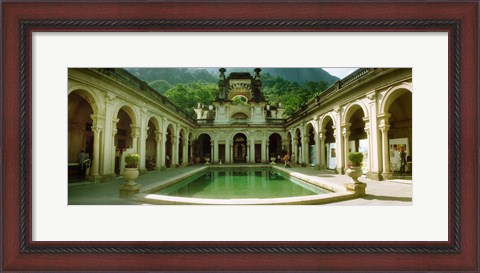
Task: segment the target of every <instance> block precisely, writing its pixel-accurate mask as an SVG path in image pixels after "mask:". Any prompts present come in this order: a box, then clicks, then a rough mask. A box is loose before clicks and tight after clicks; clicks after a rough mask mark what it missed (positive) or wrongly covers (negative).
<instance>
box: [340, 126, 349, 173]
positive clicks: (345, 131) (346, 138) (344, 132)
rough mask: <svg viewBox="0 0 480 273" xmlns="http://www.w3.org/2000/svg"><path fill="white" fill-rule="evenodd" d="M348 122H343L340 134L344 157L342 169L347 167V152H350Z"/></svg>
mask: <svg viewBox="0 0 480 273" xmlns="http://www.w3.org/2000/svg"><path fill="white" fill-rule="evenodd" d="M350 125H351V124H350V123H346V124H344V125H343V126H342V127H343V128H342V136H343V146H344V149H343V157H344V158H345V165H344V171H345V170H347V169H348V153H349V152H350V151H349V149H350V145H349V144H350V143H349V141H350Z"/></svg>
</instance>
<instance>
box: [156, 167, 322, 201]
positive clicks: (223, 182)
mask: <svg viewBox="0 0 480 273" xmlns="http://www.w3.org/2000/svg"><path fill="white" fill-rule="evenodd" d="M155 193H156V194H161V195H169V196H180V197H194V198H210V199H243V198H280V197H292V196H306V195H317V194H322V193H330V191H328V190H325V189H322V188H319V187H316V186H313V185H310V184H307V183H305V182H302V181H300V180H298V179H295V178H290V177H288V176H286V175H283V174H281V173H279V172H277V171H275V170H271V169H248V170H247V169H228V170H227V169H225V170H223V169H218V170H208V171H206V172H204V173H201V174H198V175H195V176H193V177H191V178H188V179H186V180H184V181H182V182H178V183H176V184H174V185H172V186H169V187H167V188H165V189H162V190H159V191H157V192H155Z"/></svg>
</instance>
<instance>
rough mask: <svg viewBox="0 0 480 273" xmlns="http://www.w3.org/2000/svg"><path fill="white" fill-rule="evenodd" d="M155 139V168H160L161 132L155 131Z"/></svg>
mask: <svg viewBox="0 0 480 273" xmlns="http://www.w3.org/2000/svg"><path fill="white" fill-rule="evenodd" d="M155 141H156V147H155V148H156V158H155V169H156V170H161V169H162V161H161V157H162V156H161V152H162V132H159V131H155Z"/></svg>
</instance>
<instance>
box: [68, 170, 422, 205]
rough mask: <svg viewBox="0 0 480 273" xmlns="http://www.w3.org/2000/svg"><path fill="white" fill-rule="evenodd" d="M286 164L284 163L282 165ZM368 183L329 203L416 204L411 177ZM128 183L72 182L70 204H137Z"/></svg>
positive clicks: (160, 174)
mask: <svg viewBox="0 0 480 273" xmlns="http://www.w3.org/2000/svg"><path fill="white" fill-rule="evenodd" d="M278 166H282V165H280V164H279V165H278ZM200 167H203V165H193V166H188V167H182V168H173V169H167V170H164V171H152V172H148V173H146V174H144V175H141V176H139V177H138V179H137V180H135V182H137V183H139V184H142V185H143V186H146V185H150V184H153V183H157V182H159V181H162V180H167V179H169V178H172V177H175V176H177V175H179V174H182V173H185V172H188V171H192V170H195V169H198V168H200ZM288 170H289V171H294V172H299V173H303V174H305V175H309V176H310V177H311V178H312V179H315V180H324V181H325V180H326V181H328V182H330V183H336V184H338V185H342V186H343V184H344V183H345V182H347V181H348V179H349V178H348V177H346V176H345V175H338V174H333V173H329V172H321V171H318V170H314V169H312V168H308V167H307V168H302V167H297V168H291V169H288ZM360 181H362V182H365V183H367V189H366V192H367V194H366V195H365V196H363V197H362V198H357V199H353V200H347V201H341V202H335V203H331V204H328V205H330V206H365V205H366V206H410V205H412V194H413V187H412V181H411V180H390V181H375V180H370V179H366V178H360ZM123 183H125V180H124V179H123V178H122V177H119V178H117V179H115V180H112V181H109V182H106V183H97V184H95V183H88V182H81V183H70V184H69V185H68V204H69V205H135V204H138V203H135V202H133V201H130V200H128V199H124V198H120V197H119V187H120V185H121V184H123Z"/></svg>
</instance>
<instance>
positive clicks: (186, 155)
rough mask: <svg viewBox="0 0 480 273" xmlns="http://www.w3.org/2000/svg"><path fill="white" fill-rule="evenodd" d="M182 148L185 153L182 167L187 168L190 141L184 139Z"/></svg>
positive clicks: (183, 153)
mask: <svg viewBox="0 0 480 273" xmlns="http://www.w3.org/2000/svg"><path fill="white" fill-rule="evenodd" d="M182 146H183V147H182V148H183V152H182V156H183V158H182V166H187V165H188V157H189V156H188V141H187V138H185V137H184V138H182Z"/></svg>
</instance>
